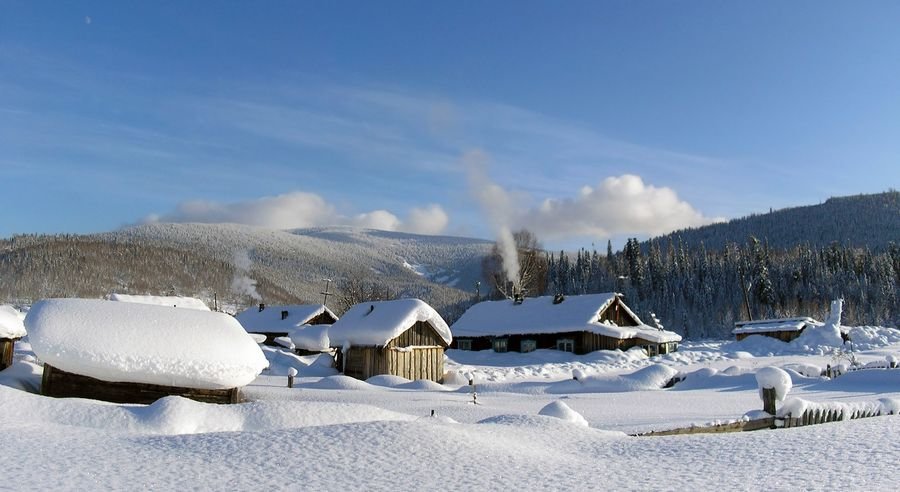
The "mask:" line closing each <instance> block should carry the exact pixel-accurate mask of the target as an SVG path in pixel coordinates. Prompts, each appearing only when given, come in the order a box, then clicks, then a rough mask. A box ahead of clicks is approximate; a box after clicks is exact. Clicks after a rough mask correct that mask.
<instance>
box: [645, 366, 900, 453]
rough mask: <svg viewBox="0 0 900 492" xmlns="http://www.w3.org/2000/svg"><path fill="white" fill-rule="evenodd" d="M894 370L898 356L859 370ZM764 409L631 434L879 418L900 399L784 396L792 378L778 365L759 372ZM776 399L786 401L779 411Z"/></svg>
mask: <svg viewBox="0 0 900 492" xmlns="http://www.w3.org/2000/svg"><path fill="white" fill-rule="evenodd" d="M875 368H880V369H894V368H897V361H896V360H895V359H891V360H888V361H887V363H886V364H881V363H879V364H877V365H876V364H868V365H867V366H864V367H859V368H857V369H875ZM756 380H757V384H758V386H759V394H760V398H761V399H762V402H763V410H761V411H759V410H756V411H752V412H748V413H747V414H746V415H744V417H743V418H742V419H740V420H737V421H734V422H727V423H717V424H712V425H691V426H689V427H681V428H677V429H668V430H659V431H652V432H645V433H640V434H632V435H633V436H673V435H681V434H713V433H721V432H743V431H755V430H762V429H787V428H792V427H803V426H807V425H817V424H825V423H829V422H842V421H846V420H856V419H864V418H869V417H880V416H882V415H898V414H900V399H893V398H882V399H880V400H878V401H863V402H811V401H808V400H803V399H801V398H791V399H788V400H785V397H786V396H787V394H788V393H789V392H790V390H791V378H790V375H788V373H787V372H785V371H784V370H782V369H779V368H776V367H764V368H762V369H760V370H759V371H757V373H756ZM776 402H783V403H782V406H781V408H779V409H778V410H777V411H776Z"/></svg>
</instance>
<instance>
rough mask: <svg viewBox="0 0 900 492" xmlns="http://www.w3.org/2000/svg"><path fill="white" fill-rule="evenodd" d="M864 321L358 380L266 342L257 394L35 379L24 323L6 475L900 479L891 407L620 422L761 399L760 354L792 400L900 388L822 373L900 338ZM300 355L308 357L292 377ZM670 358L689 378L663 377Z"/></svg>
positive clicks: (3, 380)
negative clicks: (805, 336) (831, 341)
mask: <svg viewBox="0 0 900 492" xmlns="http://www.w3.org/2000/svg"><path fill="white" fill-rule="evenodd" d="M863 335H865V336H866V338H865V340H866V341H865V343H858V344H857V345H860V346H863V347H862V348H859V349H858V350H855V351H854V352H853V353H852V355H851V354H848V353H835V352H834V351H833V350H829V349H828V347H826V346H816V345H802V344H801V343H802V342H801V343H795V344H784V343H782V342H777V341H775V340H769V339H763V338H761V337H758V336H754V337H749V338H748V339H747V340H746V341H743V342H740V343H738V342H730V341H705V342H687V343H685V344H683V345H682V346H681V347H680V349H679V352H677V353H674V354H669V355H666V356H662V357H654V358H648V357H646V356H645V355H643V354H642V353H641V352H639V351H637V350H633V351H629V352H625V353H622V352H595V353H592V354H588V355H584V356H575V355H571V354H566V353H561V352H558V351H551V350H538V351H536V352H532V353H529V354H517V353H507V354H495V353H493V352H490V351H485V352H461V351H456V350H449V351H448V352H447V364H446V369H447V370H448V381H447V383H446V384H443V385H440V384H437V383H433V382H427V381H407V380H404V379H401V378H396V377H390V376H378V377H375V378H372V379H370V380H369V381H358V380H355V379H351V378H347V377H345V376H341V375H338V374H337V373H336V371H335V370H334V369H332V368H331V367H330V366H329V360H328V356H309V357H299V356H296V355H293V354H291V353H289V352H286V351H282V350H279V349H273V348H270V347H264V348H263V351H264V353H265V355H266V358H267V359H268V360H269V363H270V367H269V369H268V370H266V371H264V372H263V375H261V376H260V377H258V378H257V379H256V381H254V383H252V384H251V385H250V386H248V387H246V388H245V396H247V397H248V398H249V399H251V400H252V401H250V402H249V403H245V404H241V405H227V406H226V405H211V404H202V403H197V402H193V401H190V400H185V399H182V398H177V397H170V398H165V399H162V400H159V401H157V402H156V403H154V404H153V405H149V406H141V405H115V404H108V403H102V402H95V401H89V400H79V399H65V400H62V399H60V400H58V399H51V398H45V397H42V396H39V395H37V394H34V391H36V389H37V388H38V387H39V384H40V367H39V366H38V365H37V364H36V361H35V359H34V356H33V353H32V352H31V350H30V345H29V344H28V343H27V340H26V341H25V342H24V343H20V344H18V345H17V354H16V359H17V360H16V363H15V364H14V365H13V366H12V367H10V368H9V369H7V370H5V371H3V372H0V436H3V437H2V438H0V463H3V464H4V480H2V481H0V489H9V490H23V489H25V490H28V489H35V490H43V489H56V490H58V489H87V488H89V489H92V490H93V489H110V488H114V489H134V488H159V489H174V488H179V489H181V488H191V489H225V488H227V489H236V490H242V489H255V490H258V489H268V488H274V489H291V490H297V489H301V490H306V489H322V490H384V489H391V490H434V489H449V490H459V489H463V490H468V489H476V488H477V489H490V490H509V489H513V488H520V489H526V490H534V489H557V490H560V489H562V490H589V489H590V490H594V489H601V490H602V489H616V490H619V489H623V490H638V489H640V490H647V489H653V490H657V489H658V490H684V489H685V488H688V487H691V488H695V489H699V490H710V489H725V490H735V489H737V490H746V489H751V490H752V489H763V488H765V489H774V490H785V489H803V490H825V489H837V488H842V489H843V488H852V489H855V490H866V489H891V488H893V489H896V488H897V487H898V485H900V476H897V474H896V473H895V467H896V465H895V463H896V462H897V460H898V459H900V440H898V438H897V437H896V436H898V435H900V417H898V416H885V417H875V418H868V419H861V420H854V421H848V422H840V423H833V424H823V425H817V426H809V427H802V428H795V429H783V430H777V431H758V432H744V433H732V434H707V435H688V436H671V437H631V436H629V435H628V434H630V433H636V432H643V431H648V430H654V429H668V428H674V427H680V426H685V425H690V424H706V423H713V422H727V421H733V420H737V419H740V418H741V417H742V416H743V415H744V414H745V413H747V412H748V411H756V410H760V409H761V408H762V403H761V401H760V399H759V396H758V383H757V378H756V372H757V371H758V370H759V369H762V368H765V367H779V368H782V369H784V370H785V371H786V373H787V374H789V375H790V377H791V386H792V388H791V389H790V393H789V394H788V395H787V400H786V402H785V403H784V404H787V402H790V401H791V398H802V399H804V400H808V401H813V402H878V401H879V400H881V401H886V402H888V403H890V404H892V405H893V404H897V403H898V402H900V370H885V369H870V370H863V371H857V372H853V373H850V374H846V375H844V376H841V377H838V378H836V379H833V380H830V379H828V378H825V377H821V376H817V375H815V374H816V373H817V372H818V371H819V370H821V369H823V368H824V367H825V366H826V365H832V366H838V365H841V364H847V363H849V361H850V359H851V357H855V358H856V359H857V361H858V362H860V363H862V364H865V363H879V362H885V361H887V360H888V359H889V358H890V357H895V358H896V357H897V356H900V332H897V331H895V330H888V329H883V328H867V329H865V330H864V331H861V332H860V337H862V336H863ZM860 339H862V338H860ZM810 343H811V342H810ZM291 368H294V369H296V370H297V373H298V375H297V378H296V381H295V386H294V388H290V389H289V388H287V387H286V383H287V377H286V375H287V374H288V372H289V370H290V369H291ZM676 375H677V376H678V377H679V378H681V379H683V380H682V381H681V382H679V383H677V384H676V385H675V386H674V387H671V388H669V389H662V388H661V386H662V385H663V384H665V382H667V381H668V380H669V379H671V378H672V376H676ZM573 376H575V377H577V379H574V378H573ZM469 377H472V378H473V379H474V381H475V387H474V389H475V390H476V391H477V404H473V403H472V402H473V394H472V387H471V386H469V385H468V378H469ZM779 404H780V405H781V403H779ZM432 411H433V416H432ZM581 418H583V421H581V420H580V419H581ZM584 422H586V423H587V424H588V426H587V427H586V426H584V425H583V424H584Z"/></svg>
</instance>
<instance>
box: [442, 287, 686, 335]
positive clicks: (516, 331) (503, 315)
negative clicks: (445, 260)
mask: <svg viewBox="0 0 900 492" xmlns="http://www.w3.org/2000/svg"><path fill="white" fill-rule="evenodd" d="M618 296H619V295H618V294H616V293H614V292H608V293H604V294H584V295H577V296H564V297H563V298H562V301H561V302H558V301H559V299H558V298H557V297H556V296H543V297H528V298H525V299H524V300H523V301H522V303H521V304H516V303H515V302H514V301H513V300H511V299H505V300H502V301H485V302H480V303H478V304H475V305H474V306H472V307H470V308H469V309H468V310H467V311H466V312H465V313H464V314H463V315H462V317H461V318H459V320H458V321H457V322H456V323H454V324H453V334H454V336H457V337H482V336H503V335H539V334H548V333H564V332H571V331H589V332H592V333H597V334H600V335H605V336H609V337H613V338H619V339H626V338H642V339H644V340H647V341H651V342H669V341H679V340H681V337H680V336H679V335H678V334H676V333H674V332H671V331H663V330H658V329H656V328H654V327H651V326H647V325H645V324H643V323H642V322H641V320H640V318H639V317H638V316H637V315H636V314H634V312H633V311H631V310H630V309H629V308H628V306H626V305H625V303H623V302H620V303H619V306H621V308H622V309H624V310H625V314H626V315H627V316H629V317H631V318H633V319H634V321H635V323H637V324H638V326H615V325H613V324H611V323H601V322H600V315H601V314H602V313H603V312H604V311H605V310H606V309H608V308H609V307H610V306H611V305H612V304H613V303H614V302H615V301H616V298H617V297H618Z"/></svg>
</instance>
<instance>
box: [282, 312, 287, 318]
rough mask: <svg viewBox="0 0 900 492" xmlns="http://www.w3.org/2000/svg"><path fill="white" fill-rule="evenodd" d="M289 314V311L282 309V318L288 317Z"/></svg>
mask: <svg viewBox="0 0 900 492" xmlns="http://www.w3.org/2000/svg"><path fill="white" fill-rule="evenodd" d="M287 315H288V312H287V311H282V312H281V319H287Z"/></svg>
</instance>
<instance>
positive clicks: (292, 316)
mask: <svg viewBox="0 0 900 492" xmlns="http://www.w3.org/2000/svg"><path fill="white" fill-rule="evenodd" d="M282 311H287V313H288V314H287V317H286V318H284V319H281V312H282ZM322 313H328V314H329V315H330V316H331V318H332V319H337V316H335V315H334V313H333V312H332V311H331V310H330V309H328V308H327V307H326V306H324V305H322V304H297V305H287V306H266V307H265V309H263V310H262V311H260V310H259V308H257V307H252V308H249V309H245V310H243V311H241V312H240V313H238V314H237V316H235V318H237V320H238V321H239V322H240V323H241V326H243V327H244V329H245V330H247V331H248V332H250V333H271V332H290V331H291V329H292V328H296V327H299V326H303V325H305V324H306V323H309V322H310V320H312V319H313V318H315V317H316V316H318V315H320V314H322Z"/></svg>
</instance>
